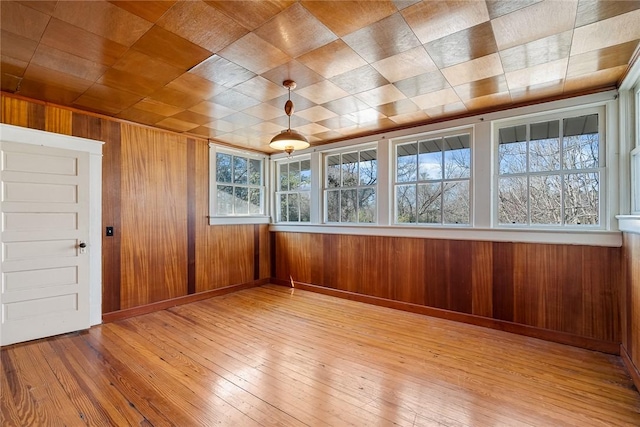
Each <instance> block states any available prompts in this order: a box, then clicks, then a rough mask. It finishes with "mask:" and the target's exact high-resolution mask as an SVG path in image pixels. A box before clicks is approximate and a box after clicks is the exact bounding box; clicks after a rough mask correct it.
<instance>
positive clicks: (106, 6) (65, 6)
mask: <svg viewBox="0 0 640 427" xmlns="http://www.w3.org/2000/svg"><path fill="white" fill-rule="evenodd" d="M53 16H54V17H55V18H58V19H60V20H61V21H64V22H68V23H69V24H72V25H75V26H76V27H79V28H82V29H84V30H86V31H89V32H91V33H94V34H97V35H99V36H102V37H104V38H106V39H109V40H112V41H114V42H116V43H120V44H121V45H124V46H131V45H132V44H133V43H135V42H136V40H138V39H139V38H140V37H141V36H142V35H143V34H144V33H145V32H147V31H148V30H149V29H150V28H151V26H152V25H153V24H152V23H151V22H149V21H147V20H145V19H142V18H140V17H139V16H136V15H134V14H132V13H129V12H127V11H126V10H124V9H121V8H119V7H116V6H114V5H113V4H111V3H108V2H105V1H60V2H58V5H57V7H56V10H55V13H54V14H53Z"/></svg>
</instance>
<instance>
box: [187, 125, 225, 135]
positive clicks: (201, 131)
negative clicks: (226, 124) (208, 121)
mask: <svg viewBox="0 0 640 427" xmlns="http://www.w3.org/2000/svg"><path fill="white" fill-rule="evenodd" d="M189 133H192V134H195V135H198V136H203V137H205V138H215V137H217V136H220V135H224V134H225V132H220V131H218V130H215V129H211V128H208V127H206V126H198V127H197V128H195V129H191V130H189Z"/></svg>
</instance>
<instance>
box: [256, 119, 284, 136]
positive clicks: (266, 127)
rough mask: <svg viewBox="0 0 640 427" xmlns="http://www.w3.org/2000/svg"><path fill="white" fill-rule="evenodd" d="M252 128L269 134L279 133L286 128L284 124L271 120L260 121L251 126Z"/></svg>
mask: <svg viewBox="0 0 640 427" xmlns="http://www.w3.org/2000/svg"><path fill="white" fill-rule="evenodd" d="M251 129H253V130H255V131H256V132H260V133H262V134H267V135H277V134H279V133H280V132H281V131H283V130H284V129H282V126H280V125H277V124H275V123H271V122H260V123H258V124H255V125H253V126H251Z"/></svg>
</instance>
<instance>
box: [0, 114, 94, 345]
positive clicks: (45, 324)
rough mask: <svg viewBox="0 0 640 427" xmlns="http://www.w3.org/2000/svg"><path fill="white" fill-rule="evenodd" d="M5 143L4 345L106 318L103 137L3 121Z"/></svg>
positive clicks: (0, 139) (0, 266)
mask: <svg viewBox="0 0 640 427" xmlns="http://www.w3.org/2000/svg"><path fill="white" fill-rule="evenodd" d="M0 151H1V158H0V160H1V177H2V186H1V199H0V200H1V210H2V218H1V251H2V257H1V259H0V284H1V288H0V322H1V323H0V345H7V344H13V343H16V342H22V341H27V340H31V339H36V338H42V337H46V336H51V335H56V334H60V333H66V332H71V331H75V330H80V329H86V328H88V327H89V326H90V325H93V324H98V323H100V322H101V296H102V295H101V259H100V257H101V233H100V230H101V174H102V170H101V168H102V154H101V153H102V143H101V142H99V141H92V140H87V139H82V138H76V137H69V136H66V135H59V134H52V133H48V132H42V131H36V130H31V129H26V128H21V127H15V126H8V125H0ZM82 246H85V247H84V248H83V247H82Z"/></svg>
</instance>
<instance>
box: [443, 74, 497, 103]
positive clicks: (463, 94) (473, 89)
mask: <svg viewBox="0 0 640 427" xmlns="http://www.w3.org/2000/svg"><path fill="white" fill-rule="evenodd" d="M453 89H454V90H455V91H456V93H457V94H458V96H459V97H460V99H461V100H463V101H467V100H469V99H472V98H479V97H481V96H486V95H492V94H494V93H501V92H506V91H508V90H509V88H508V87H507V80H506V79H505V77H504V75H503V74H499V75H497V76H493V77H489V78H486V79H482V80H476V81H474V82H470V83H465V84H462V85H459V86H456V87H454V88H453Z"/></svg>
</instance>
